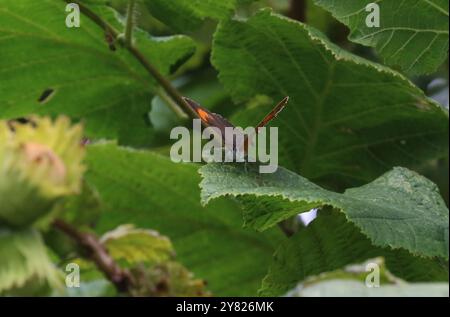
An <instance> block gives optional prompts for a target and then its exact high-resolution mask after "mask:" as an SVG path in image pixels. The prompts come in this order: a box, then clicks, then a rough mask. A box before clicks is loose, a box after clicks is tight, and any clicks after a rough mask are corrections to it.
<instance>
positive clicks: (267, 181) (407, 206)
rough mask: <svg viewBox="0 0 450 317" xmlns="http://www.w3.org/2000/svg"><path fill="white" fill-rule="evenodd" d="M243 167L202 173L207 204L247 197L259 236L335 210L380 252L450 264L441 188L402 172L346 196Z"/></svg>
mask: <svg viewBox="0 0 450 317" xmlns="http://www.w3.org/2000/svg"><path fill="white" fill-rule="evenodd" d="M239 165H240V166H239ZM242 165H243V164H234V165H230V164H208V165H206V166H204V167H202V168H201V169H200V173H201V174H202V176H203V180H202V182H201V184H200V186H201V188H202V201H203V202H204V203H207V202H208V201H210V200H211V199H213V198H217V197H220V196H226V195H230V196H235V197H242V198H241V199H240V200H241V201H242V202H243V204H244V207H245V215H244V217H245V221H246V223H247V224H248V225H251V226H252V227H254V228H256V229H258V230H264V229H267V228H270V227H272V226H274V225H275V224H277V223H278V222H280V221H282V220H284V219H287V218H289V217H291V216H293V215H296V214H298V213H300V212H304V211H308V210H310V209H311V208H314V207H322V206H332V207H334V208H336V209H339V210H341V211H342V212H343V213H344V214H345V215H346V217H347V218H348V219H349V220H350V221H351V222H353V223H355V224H356V225H357V226H358V227H359V228H360V229H361V231H362V232H363V233H364V234H365V235H367V236H368V237H369V238H370V239H371V240H372V242H373V244H375V245H377V246H382V247H385V246H389V247H391V248H404V249H406V250H409V251H410V252H412V253H413V254H419V255H425V256H441V257H445V258H448V224H449V217H448V208H447V207H446V205H445V202H444V201H443V199H442V198H441V196H440V194H439V190H438V188H437V187H436V185H435V184H433V183H432V182H431V181H429V180H428V179H426V178H424V177H422V176H420V175H418V174H416V173H415V172H412V171H410V170H408V169H405V168H400V167H397V168H394V169H393V170H392V171H390V172H387V173H386V174H384V175H382V176H380V177H379V178H378V179H376V180H375V181H373V182H371V183H369V184H367V185H364V186H361V187H359V188H352V189H348V190H346V191H345V193H343V194H341V193H336V192H332V191H329V190H325V189H323V188H321V187H319V186H317V185H315V184H313V183H311V182H309V181H308V180H307V179H305V178H303V177H301V176H300V175H297V174H295V173H293V172H291V171H289V170H286V169H284V168H281V167H279V168H278V170H277V171H276V172H275V173H273V174H260V173H259V170H258V167H257V166H256V165H252V166H245V167H244V166H242Z"/></svg>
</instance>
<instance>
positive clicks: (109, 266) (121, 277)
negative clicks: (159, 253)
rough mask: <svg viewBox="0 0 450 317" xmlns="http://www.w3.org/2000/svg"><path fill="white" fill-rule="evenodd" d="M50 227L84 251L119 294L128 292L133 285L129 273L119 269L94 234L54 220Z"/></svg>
mask: <svg viewBox="0 0 450 317" xmlns="http://www.w3.org/2000/svg"><path fill="white" fill-rule="evenodd" d="M52 225H53V227H54V228H56V229H58V230H59V231H61V232H63V233H65V234H66V235H67V236H69V237H70V238H72V240H74V241H75V242H76V243H77V244H78V245H79V246H81V247H82V248H83V249H84V250H86V251H87V253H88V254H89V257H90V258H91V260H92V261H94V263H95V264H96V266H97V268H98V269H99V270H100V271H102V272H103V273H104V274H105V275H106V277H107V278H108V279H109V280H110V281H111V282H112V283H113V284H114V285H115V286H116V288H117V290H118V291H119V292H128V291H129V290H130V288H131V287H132V285H133V279H132V277H131V274H130V272H128V270H124V269H122V268H121V267H119V265H118V264H117V263H116V262H115V261H114V259H113V258H112V257H111V256H110V255H109V254H108V251H106V249H105V247H104V246H103V244H102V243H101V242H100V241H99V240H98V239H97V237H96V236H95V235H94V234H92V233H86V232H84V233H83V232H80V231H78V230H77V229H76V228H75V227H73V226H72V225H70V224H68V223H66V222H64V221H63V220H60V219H56V220H55V221H54V222H53V224H52Z"/></svg>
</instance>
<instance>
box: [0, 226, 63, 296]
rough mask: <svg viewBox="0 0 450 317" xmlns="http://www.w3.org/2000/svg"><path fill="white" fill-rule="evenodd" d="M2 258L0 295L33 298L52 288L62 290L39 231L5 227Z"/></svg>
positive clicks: (1, 237)
mask: <svg viewBox="0 0 450 317" xmlns="http://www.w3.org/2000/svg"><path fill="white" fill-rule="evenodd" d="M0 258H1V261H0V294H1V293H5V292H10V293H15V294H21V295H28V296H29V295H33V294H35V292H37V291H39V290H42V289H45V288H46V287H48V286H52V287H57V288H61V287H62V284H61V281H60V279H59V278H60V277H59V276H58V273H57V271H56V269H55V268H54V266H53V264H52V263H51V261H50V259H49V258H48V255H47V251H46V249H45V245H44V243H43V241H42V238H41V236H40V234H39V233H38V232H37V231H36V230H33V229H24V230H20V231H19V230H18V231H12V230H9V229H7V228H5V227H1V228H0Z"/></svg>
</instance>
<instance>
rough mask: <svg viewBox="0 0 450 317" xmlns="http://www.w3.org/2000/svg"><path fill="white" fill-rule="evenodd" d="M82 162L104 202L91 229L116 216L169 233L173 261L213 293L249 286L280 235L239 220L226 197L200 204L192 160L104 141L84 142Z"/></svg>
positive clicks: (109, 224) (111, 223)
mask: <svg viewBox="0 0 450 317" xmlns="http://www.w3.org/2000/svg"><path fill="white" fill-rule="evenodd" d="M87 164H88V172H87V175H86V177H87V181H88V182H89V183H90V184H91V185H92V186H94V187H95V188H96V189H97V191H98V192H99V194H100V195H101V197H102V199H103V201H104V202H105V205H107V210H106V211H105V212H103V213H102V218H101V220H100V222H99V224H98V227H97V228H98V230H100V231H106V230H110V229H112V228H115V227H116V226H117V225H120V224H123V223H133V224H135V225H136V226H139V227H140V228H151V229H154V230H157V231H158V232H160V233H161V234H163V235H166V236H168V237H169V238H170V239H171V241H172V243H173V245H174V248H175V250H176V253H177V261H180V262H181V263H182V264H183V265H184V266H186V268H187V269H188V270H189V271H192V272H194V273H195V276H198V277H200V278H202V279H206V281H207V282H208V289H210V290H211V291H212V292H213V294H214V295H217V296H220V295H223V296H226V295H233V296H240V295H254V294H255V293H256V290H257V289H258V286H259V285H260V281H261V279H262V277H263V276H264V274H265V273H266V272H267V270H266V268H267V267H268V264H269V262H270V259H271V257H272V254H273V251H274V249H275V245H276V244H277V243H278V242H279V241H280V239H282V237H281V236H280V233H279V232H278V231H274V232H267V234H258V233H256V232H254V231H252V230H246V229H242V228H240V227H241V223H242V220H241V215H240V212H239V211H238V208H237V206H236V205H235V204H234V203H232V202H230V201H227V200H221V201H217V202H215V203H214V204H211V206H210V207H209V208H203V207H202V206H201V205H200V201H199V197H200V191H199V188H198V183H199V182H200V178H199V175H198V173H197V169H198V166H196V165H193V164H175V163H172V162H171V161H170V160H169V159H168V158H165V157H162V156H160V155H157V154H155V153H152V152H147V151H135V150H131V149H127V148H121V147H117V146H116V145H114V144H108V143H107V144H96V145H92V146H89V147H88V155H87ZM255 262H257V263H258V265H257V266H255Z"/></svg>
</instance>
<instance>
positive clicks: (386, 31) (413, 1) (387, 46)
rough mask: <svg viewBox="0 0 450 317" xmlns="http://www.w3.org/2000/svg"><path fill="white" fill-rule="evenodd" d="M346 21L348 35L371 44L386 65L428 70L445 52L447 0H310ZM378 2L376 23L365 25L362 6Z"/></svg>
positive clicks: (442, 58) (411, 69) (439, 62)
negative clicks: (376, 24)
mask: <svg viewBox="0 0 450 317" xmlns="http://www.w3.org/2000/svg"><path fill="white" fill-rule="evenodd" d="M314 1H315V3H316V4H318V5H320V6H322V7H324V8H325V9H326V10H328V11H331V13H332V14H333V16H334V17H335V18H336V19H338V20H339V21H341V22H342V23H344V24H345V25H347V26H348V27H349V28H350V30H351V33H350V36H349V39H350V40H351V41H354V42H356V43H360V44H363V45H367V46H373V47H375V48H376V49H377V51H378V53H379V54H380V55H381V56H382V57H383V58H384V59H385V62H386V63H387V64H389V65H393V66H397V65H398V66H400V67H401V68H402V69H404V70H405V71H406V72H408V73H411V74H423V73H431V72H433V71H434V70H436V68H437V67H438V66H439V65H441V64H442V63H443V62H444V60H445V59H446V58H447V54H448V34H449V33H448V1H447V0H405V1H398V0H378V1H371V0H363V1H361V0H341V1H339V3H337V2H336V1H334V0H314ZM369 3H376V4H377V5H378V6H379V16H380V19H379V21H380V26H379V27H368V26H367V24H366V18H367V16H368V15H369V13H370V12H369V11H366V6H367V5H368V4H369Z"/></svg>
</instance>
